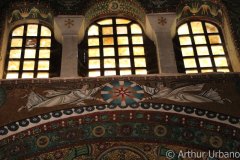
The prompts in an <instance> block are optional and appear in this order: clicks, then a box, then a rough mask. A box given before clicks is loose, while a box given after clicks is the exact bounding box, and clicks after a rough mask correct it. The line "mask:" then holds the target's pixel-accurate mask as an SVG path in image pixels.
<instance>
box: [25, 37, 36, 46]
mask: <svg viewBox="0 0 240 160" xmlns="http://www.w3.org/2000/svg"><path fill="white" fill-rule="evenodd" d="M25 46H26V47H36V46H37V39H36V38H27V39H26V45H25Z"/></svg>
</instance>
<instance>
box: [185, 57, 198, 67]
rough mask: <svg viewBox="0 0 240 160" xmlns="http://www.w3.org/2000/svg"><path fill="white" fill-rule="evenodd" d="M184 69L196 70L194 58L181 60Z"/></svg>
mask: <svg viewBox="0 0 240 160" xmlns="http://www.w3.org/2000/svg"><path fill="white" fill-rule="evenodd" d="M183 61H184V66H185V68H196V67H197V64H196V61H195V59H194V58H185V59H183Z"/></svg>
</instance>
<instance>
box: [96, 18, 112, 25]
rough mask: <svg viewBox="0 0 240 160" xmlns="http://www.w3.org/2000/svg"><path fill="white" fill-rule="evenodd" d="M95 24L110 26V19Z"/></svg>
mask: <svg viewBox="0 0 240 160" xmlns="http://www.w3.org/2000/svg"><path fill="white" fill-rule="evenodd" d="M97 23H98V24H100V25H109V24H112V19H104V20H102V21H98V22H97Z"/></svg>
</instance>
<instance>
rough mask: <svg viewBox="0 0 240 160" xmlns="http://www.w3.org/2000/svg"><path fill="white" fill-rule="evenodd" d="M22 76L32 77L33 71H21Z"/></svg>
mask: <svg viewBox="0 0 240 160" xmlns="http://www.w3.org/2000/svg"><path fill="white" fill-rule="evenodd" d="M22 78H33V73H31V72H30V73H28V72H23V74H22Z"/></svg>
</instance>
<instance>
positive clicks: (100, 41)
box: [80, 18, 157, 77]
mask: <svg viewBox="0 0 240 160" xmlns="http://www.w3.org/2000/svg"><path fill="white" fill-rule="evenodd" d="M147 41H148V40H147V39H146V38H145V36H144V34H143V30H142V28H141V27H140V25H139V24H138V23H136V22H135V21H132V20H129V19H125V18H107V19H103V20H98V21H96V22H94V23H93V24H92V25H91V26H90V27H89V28H88V30H87V45H86V46H87V53H84V54H86V55H84V57H83V53H80V54H81V55H80V57H83V58H82V60H81V62H80V63H85V66H86V70H87V73H86V76H89V77H96V76H109V75H131V74H147V73H148V72H149V70H151V69H150V68H151V67H149V66H148V62H149V61H150V59H152V58H149V59H147V57H146V55H147V52H148V51H147V50H146V47H145V46H146V45H147V44H148V42H147ZM148 47H151V45H149V46H148ZM150 50H155V47H152V49H150ZM155 53H156V52H155V51H153V54H155ZM154 57H156V56H155V55H153V58H154ZM152 63H155V65H157V62H156V58H155V59H154V61H153V62H152ZM155 68H157V67H156V66H155Z"/></svg>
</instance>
